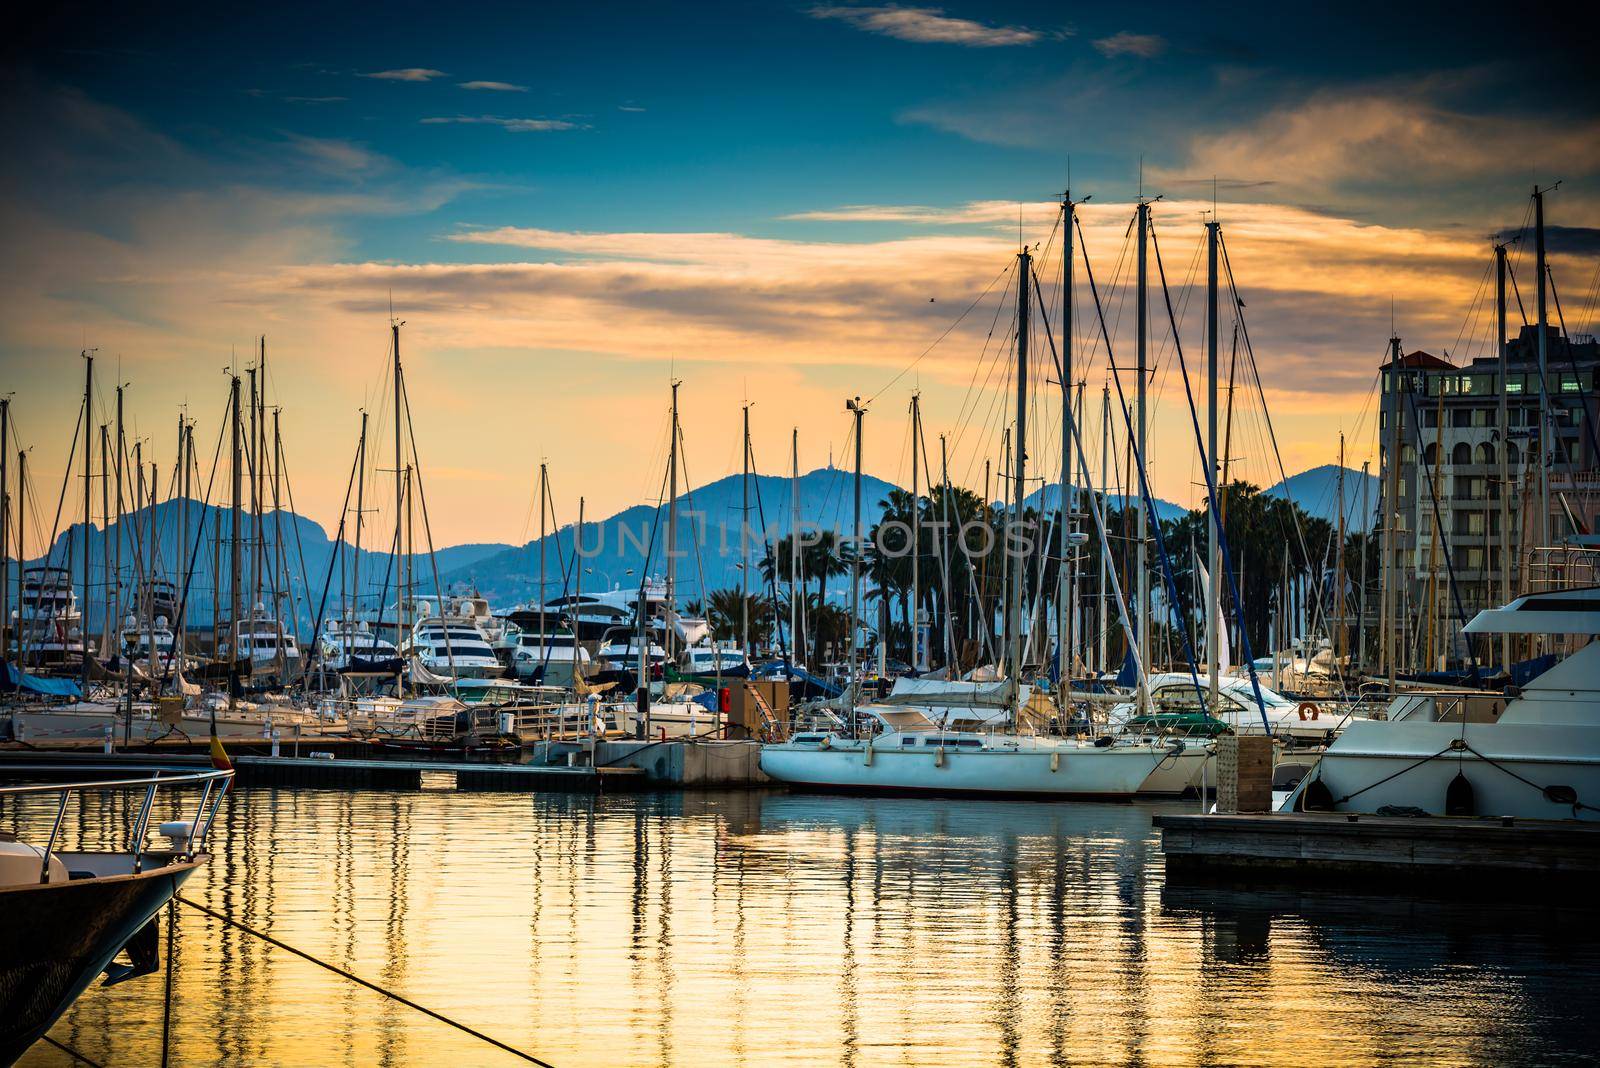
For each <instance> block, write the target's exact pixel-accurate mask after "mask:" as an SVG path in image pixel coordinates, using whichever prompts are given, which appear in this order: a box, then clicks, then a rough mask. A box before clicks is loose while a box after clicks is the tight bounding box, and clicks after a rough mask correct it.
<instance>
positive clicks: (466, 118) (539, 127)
mask: <svg viewBox="0 0 1600 1068" xmlns="http://www.w3.org/2000/svg"><path fill="white" fill-rule="evenodd" d="M419 121H420V122H421V123H422V124H423V125H424V126H444V125H449V124H461V125H465V126H498V127H500V128H501V129H502V130H510V131H511V132H512V133H549V132H551V131H555V130H587V129H588V128H589V127H588V126H586V125H584V124H583V123H580V122H569V121H568V120H566V119H509V118H505V117H502V116H500V115H434V116H431V117H429V118H426V119H421V120H419Z"/></svg>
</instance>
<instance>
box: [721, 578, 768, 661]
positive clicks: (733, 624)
mask: <svg viewBox="0 0 1600 1068" xmlns="http://www.w3.org/2000/svg"><path fill="white" fill-rule="evenodd" d="M708 601H709V603H708V605H707V613H706V618H707V620H708V621H709V622H710V623H711V634H712V637H714V638H716V639H717V640H718V641H735V640H737V639H739V638H740V637H741V631H742V630H743V628H744V615H745V611H746V610H747V609H748V611H749V613H750V638H751V641H752V643H753V644H756V645H763V644H765V643H766V642H767V641H768V640H769V639H770V637H771V631H772V602H771V601H768V600H767V599H766V598H765V597H756V596H750V597H745V596H743V595H742V594H741V593H740V592H739V591H738V590H737V589H726V590H712V591H711V596H710V598H709V599H708ZM747 651H748V650H747Z"/></svg>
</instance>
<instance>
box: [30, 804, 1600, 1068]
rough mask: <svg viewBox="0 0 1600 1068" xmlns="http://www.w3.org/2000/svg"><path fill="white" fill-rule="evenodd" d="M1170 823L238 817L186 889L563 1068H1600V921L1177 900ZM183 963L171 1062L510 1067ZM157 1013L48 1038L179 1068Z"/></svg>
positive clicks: (916, 808)
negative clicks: (1317, 1067)
mask: <svg viewBox="0 0 1600 1068" xmlns="http://www.w3.org/2000/svg"><path fill="white" fill-rule="evenodd" d="M1155 810H1156V809H1155V808H1154V807H1152V806H1135V805H1121V806H1118V805H1071V804H1063V805H1049V804H1026V803H1023V804H1009V803H990V802H971V801H941V800H889V799H873V800H867V799H859V798H835V797H813V796H798V795H789V794H785V793H781V792H757V793H737V792H735V793H717V794H670V795H652V796H642V797H632V796H621V797H605V798H598V799H595V798H574V797H564V796H528V795H511V794H460V793H454V792H434V791H423V792H415V793H388V792H381V793H380V792H340V791H315V790H265V789H261V790H242V791H239V792H238V793H236V794H235V795H234V796H233V797H232V798H231V800H230V802H229V804H228V806H227V808H226V809H225V811H224V814H223V816H222V817H221V818H220V819H219V822H218V825H217V828H216V832H215V835H216V837H215V839H214V843H213V844H214V846H215V848H216V852H217V855H216V856H215V857H214V858H213V860H212V861H211V864H210V866H209V868H208V869H207V870H204V871H202V872H201V873H199V874H197V875H196V876H195V878H194V879H193V880H191V882H190V883H189V885H188V887H187V888H186V891H185V892H186V893H187V894H188V895H189V896H190V897H192V898H194V899H196V900H199V901H201V902H203V903H205V904H207V905H208V906H210V907H212V908H215V909H217V910H219V911H222V912H225V913H227V914H228V915H230V916H233V917H235V918H237V919H239V920H241V921H243V922H244V923H247V924H249V925H251V926H253V927H256V928H258V929H261V930H264V931H267V932H270V933H271V934H273V935H275V936H276V937H279V938H281V939H283V940H285V941H287V942H289V943H290V944H292V945H295V946H297V947H299V948H301V949H304V950H306V951H308V952H311V953H313V954H316V955H317V956H320V957H322V958H324V959H326V960H328V961H329V962H331V963H333V964H336V965H338V966H340V967H342V968H346V969H349V970H351V971H353V972H355V973H357V974H359V975H362V976H364V977H367V978H369V979H371V980H373V981H375V982H377V983H380V984H382V985H384V986H387V987H390V988H392V989H394V990H396V991H398V992H400V993H403V994H404V995H406V996H407V997H410V998H412V999H414V1000H416V1001H418V1002H420V1003H422V1004H424V1005H427V1006H429V1007H431V1008H433V1009H436V1010H438V1011H440V1012H443V1013H445V1014H446V1015H449V1016H452V1017H455V1018H457V1019H459V1020H461V1021H463V1022H465V1023H468V1024H470V1025H472V1026H475V1027H477V1028H479V1029H481V1030H484V1031H486V1032H488V1033H490V1034H492V1035H494V1036H495V1037H497V1038H499V1039H501V1040H502V1041H505V1042H508V1043H510V1044H511V1045H514V1046H517V1047H519V1048H523V1049H526V1050H528V1051H529V1052H531V1053H533V1054H535V1055H537V1056H539V1057H541V1058H543V1059H545V1060H547V1061H550V1062H552V1063H553V1064H556V1065H559V1066H562V1068H569V1066H582V1065H608V1066H609V1065H696V1066H719V1065H749V1066H765V1065H784V1064H792V1065H814V1064H838V1065H847V1066H872V1065H914V1064H915V1065H921V1064H928V1065H935V1064H936V1065H939V1066H941V1068H949V1066H956V1065H1079V1064H1099V1063H1106V1064H1268V1063H1270V1064H1313V1063H1314V1064H1350V1065H1368V1064H1375V1063H1381V1062H1399V1061H1405V1062H1416V1061H1431V1062H1435V1063H1476V1064H1505V1063H1536V1062H1545V1061H1550V1060H1556V1059H1562V1058H1573V1059H1586V1058H1587V1057H1589V1056H1593V1055H1594V1053H1595V1049H1594V1045H1593V1042H1594V1040H1593V1037H1592V1033H1591V1032H1590V1030H1589V1026H1590V1023H1589V1021H1590V1019H1591V1018H1592V1013H1593V1012H1594V1011H1595V1009H1596V1007H1597V1004H1596V1001H1595V997H1596V995H1595V993H1594V991H1595V990H1596V989H1600V982H1597V980H1600V942H1597V941H1596V938H1595V936H1594V935H1593V934H1592V933H1591V932H1590V928H1591V927H1592V924H1591V923H1590V922H1589V920H1590V918H1591V917H1590V914H1588V913H1584V914H1577V915H1573V914H1568V913H1561V912H1551V911H1547V910H1532V911H1529V912H1526V913H1506V912H1504V911H1503V910H1495V909H1492V908H1485V907H1483V906H1472V907H1462V906H1444V905H1440V904H1430V903H1418V902H1409V903H1408V902H1405V901H1401V900H1396V899H1393V898H1388V897H1382V896H1371V897H1357V898H1350V897H1341V896H1332V895H1302V894H1294V895H1290V894H1269V893H1245V892H1239V891H1221V890H1218V891H1191V890H1181V889H1178V888H1164V886H1163V874H1162V865H1161V859H1160V852H1159V849H1158V848H1157V844H1156V838H1155V834H1154V832H1153V831H1152V829H1151V826H1150V814H1151V812H1152V811H1155ZM175 814H176V813H172V814H165V815H163V817H162V818H172V816H173V815H175ZM37 815H38V814H37V813H28V812H24V813H20V814H19V813H15V812H7V813H4V814H3V816H0V827H5V828H7V829H21V830H22V831H23V832H24V833H27V831H28V830H29V828H30V827H31V826H32V823H33V820H34V819H36V818H37ZM125 816H126V808H125V805H124V803H123V802H119V801H115V800H105V801H102V802H91V803H90V805H89V806H88V808H87V809H86V810H85V811H84V812H83V813H82V815H81V816H76V817H74V819H73V820H72V822H71V825H70V826H69V828H68V840H69V842H72V843H78V842H82V843H85V844H90V845H93V844H97V843H102V844H104V843H109V842H110V841H111V840H112V838H113V837H114V830H115V828H116V827H118V826H121V825H122V824H121V822H120V821H121V820H122V819H123V818H125ZM176 960H177V966H176V971H175V975H174V991H175V995H174V1002H175V1007H174V1030H173V1058H172V1063H174V1064H180V1065H210V1064H226V1065H273V1064H282V1065H351V1066H355V1065H382V1066H402V1065H438V1064H444V1065H457V1066H464V1065H497V1064H515V1063H519V1062H518V1061H516V1060H515V1059H514V1058H511V1057H509V1056H508V1055H505V1054H503V1053H501V1052H499V1051H496V1050H494V1049H492V1048H490V1047H487V1046H485V1045H483V1044H481V1043H479V1042H477V1041H475V1040H474V1039H472V1038H470V1037H468V1036H466V1035H463V1034H461V1033H459V1032H456V1031H454V1030H452V1029H450V1028H448V1027H446V1026H444V1025H442V1024H439V1023H437V1022H435V1021H432V1020H429V1019H427V1018H426V1017H423V1016H420V1015H419V1014H417V1013H414V1012H412V1011H410V1010H408V1009H405V1008H404V1007H402V1006H399V1005H396V1004H395V1003H393V1002H391V1001H388V1000H387V999H385V998H382V997H380V996H378V995H376V994H374V993H372V992H370V991H367V990H364V989H362V988H360V987H358V986H356V985H355V984H352V983H349V982H346V981H344V980H342V979H339V978H338V977H336V976H333V975H331V974H329V973H327V972H324V971H322V970H320V969H317V968H315V967H313V966H312V965H310V964H308V963H306V962H304V961H301V960H298V959H296V958H294V957H293V956H291V955H289V954H286V953H283V952H282V951H280V950H277V949H273V948H272V947H270V946H267V945H265V944H264V943H261V942H259V941H256V940H254V939H250V938H248V937H246V936H243V935H241V934H239V933H238V932H235V931H233V930H231V929H225V928H223V927H222V926H221V925H220V924H218V923H217V922H216V921H214V920H211V919H210V918H208V917H205V916H203V915H201V914H199V913H195V912H193V911H190V910H181V911H180V914H179V925H178V931H177V953H176ZM162 988H163V984H162V978H161V976H159V975H157V976H151V977H147V978H144V979H141V980H137V981H134V982H130V983H127V984H124V985H123V986H120V987H116V988H113V989H110V990H106V989H101V988H91V990H90V991H89V992H88V993H87V994H85V996H84V997H83V998H82V999H81V1000H80V1001H79V1003H78V1004H77V1005H76V1006H74V1007H73V1009H72V1010H70V1012H69V1013H68V1015H67V1016H66V1017H65V1018H63V1020H62V1021H61V1022H60V1023H59V1024H58V1025H57V1027H56V1028H55V1030H54V1031H53V1032H52V1035H53V1036H54V1037H56V1038H58V1039H60V1040H61V1041H63V1042H66V1043H67V1044H69V1045H71V1046H73V1047H75V1048H77V1049H79V1050H81V1051H82V1052H83V1053H85V1054H86V1055H88V1056H90V1057H93V1058H95V1059H96V1060H99V1061H101V1062H103V1063H107V1064H151V1063H158V1062H159V1060H160V1052H159V1051H160V1035H161V1012H162ZM23 1063H24V1064H28V1065H55V1064H63V1063H69V1062H68V1059H67V1058H66V1056H65V1055H64V1054H61V1053H60V1052H59V1051H56V1050H53V1049H50V1048H48V1047H44V1046H40V1047H37V1048H35V1049H34V1050H33V1051H31V1052H30V1053H29V1054H28V1056H27V1057H26V1058H24V1061H23Z"/></svg>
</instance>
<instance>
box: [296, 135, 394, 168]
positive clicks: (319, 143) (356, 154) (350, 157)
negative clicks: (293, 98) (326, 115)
mask: <svg viewBox="0 0 1600 1068" xmlns="http://www.w3.org/2000/svg"><path fill="white" fill-rule="evenodd" d="M286 140H287V141H288V144H289V147H290V148H292V149H294V151H296V152H297V153H299V154H300V156H301V157H302V158H303V159H304V160H305V161H306V162H307V163H309V164H310V165H311V166H313V167H315V168H316V169H318V170H320V171H323V172H324V173H327V174H333V175H338V176H341V177H363V176H366V175H372V174H378V173H381V172H383V171H386V170H388V169H389V166H390V164H391V161H390V160H389V158H388V157H387V156H383V155H380V154H379V153H376V152H373V151H371V150H370V149H368V148H366V147H365V146H363V145H359V144H356V143H355V142H353V141H344V140H341V139H339V138H331V137H307V136H304V135H302V134H293V133H292V134H288V135H287V136H286Z"/></svg>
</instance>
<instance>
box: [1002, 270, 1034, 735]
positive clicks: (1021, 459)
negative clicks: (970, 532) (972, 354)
mask: <svg viewBox="0 0 1600 1068" xmlns="http://www.w3.org/2000/svg"><path fill="white" fill-rule="evenodd" d="M1032 277H1033V264H1032V261H1031V258H1030V257H1029V255H1028V250H1027V248H1023V250H1022V251H1021V252H1018V253H1017V278H1018V279H1019V280H1020V281H1019V282H1018V284H1017V437H1016V442H1015V444H1016V469H1015V474H1014V476H1013V479H1012V486H1011V499H1012V501H1013V502H1014V503H1013V505H1012V521H1013V522H1014V523H1015V524H1016V528H1015V529H1016V530H1017V531H1018V532H1019V533H1020V532H1021V530H1022V508H1023V502H1024V500H1025V498H1026V495H1027V474H1028V325H1029V323H1028V320H1029V319H1030V318H1032V315H1031V313H1030V309H1029V307H1028V292H1029V289H1028V284H1027V283H1028V282H1029V281H1030V280H1031V279H1032ZM1010 542H1011V540H1010V539H1009V538H1007V539H1005V540H1004V542H1003V550H1004V552H1005V553H1006V556H1007V557H1008V558H1009V557H1010V555H1011V543H1010ZM1023 563H1024V561H1023V560H1022V558H1020V557H1019V558H1018V559H1017V560H1015V561H1013V562H1012V564H1011V569H1010V576H1011V602H1010V605H1009V607H1008V609H1007V613H1006V614H1007V615H1008V616H1009V617H1010V620H1011V623H1010V626H1009V628H1008V629H1009V631H1010V638H1011V647H1010V650H1009V658H1010V665H1011V666H1010V669H1009V672H1008V674H1009V675H1010V678H1011V710H1012V721H1011V722H1012V724H1013V725H1016V724H1020V723H1021V721H1022V587H1023V586H1024V585H1025V584H1026V581H1027V580H1026V573H1027V568H1026V567H1024V566H1023Z"/></svg>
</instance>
